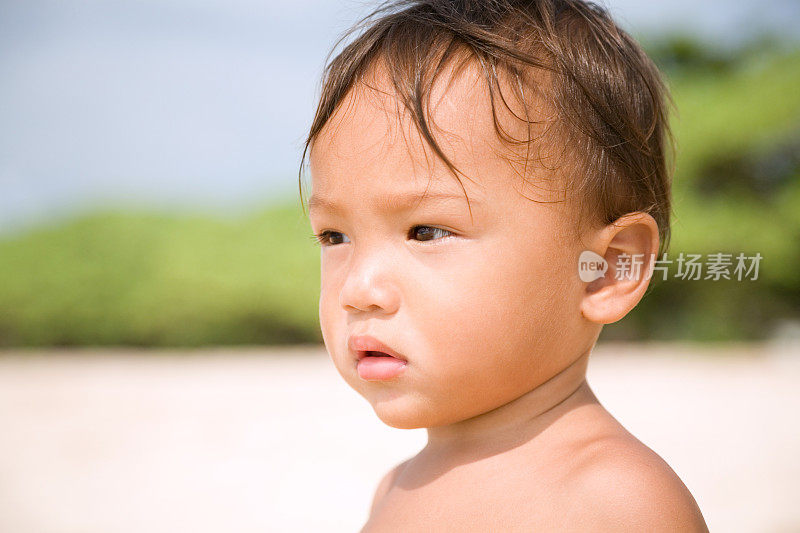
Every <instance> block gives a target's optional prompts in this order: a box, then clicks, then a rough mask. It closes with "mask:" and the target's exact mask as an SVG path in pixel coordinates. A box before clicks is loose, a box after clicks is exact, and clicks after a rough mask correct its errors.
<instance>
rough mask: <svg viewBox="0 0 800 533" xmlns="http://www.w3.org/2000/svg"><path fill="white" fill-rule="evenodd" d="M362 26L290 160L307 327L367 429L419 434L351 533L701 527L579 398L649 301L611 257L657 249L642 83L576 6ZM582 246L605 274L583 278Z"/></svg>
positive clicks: (590, 12)
mask: <svg viewBox="0 0 800 533" xmlns="http://www.w3.org/2000/svg"><path fill="white" fill-rule="evenodd" d="M362 22H363V23H362V25H361V26H360V27H362V28H364V31H363V32H362V33H361V34H360V35H359V36H358V37H357V38H356V39H355V40H353V42H352V43H351V44H349V45H348V46H347V47H345V48H344V50H343V51H342V52H341V53H340V54H339V55H338V56H337V57H336V58H335V59H333V61H332V62H331V63H330V64H329V65H328V67H327V68H326V72H325V77H324V82H323V88H322V96H321V101H320V103H319V107H318V109H317V113H316V117H315V119H314V122H313V125H312V127H311V131H310V134H309V136H308V140H307V142H306V150H307V152H308V155H309V164H310V170H311V178H312V189H313V191H312V197H311V198H310V200H309V216H310V221H311V225H312V228H313V231H314V233H315V236H316V238H317V240H318V241H319V243H320V244H321V246H322V248H321V274H322V278H321V280H322V283H321V294H320V302H319V317H320V325H321V329H322V334H323V338H324V342H325V346H326V348H327V350H328V352H329V354H330V356H331V358H332V359H333V362H334V364H335V365H336V368H337V369H338V371H339V373H340V374H341V376H342V377H343V378H344V379H345V381H347V382H348V383H349V384H350V385H351V386H352V387H353V388H354V389H355V390H356V391H358V392H359V393H360V394H361V395H363V396H364V398H366V399H367V401H369V402H370V404H371V405H372V407H373V409H374V410H375V413H376V414H377V415H378V417H379V418H380V419H381V420H382V421H383V422H385V423H386V424H388V425H390V426H393V427H397V428H420V427H424V428H427V432H428V444H427V446H426V447H425V448H424V449H423V450H422V451H421V452H420V453H419V454H418V455H416V456H415V457H413V458H411V459H409V460H407V461H405V462H404V463H402V464H400V465H399V466H397V467H396V468H394V469H393V470H392V471H391V472H389V473H388V474H387V475H386V476H385V478H384V479H383V480H382V481H381V482H380V484H379V486H378V489H377V492H376V494H375V497H374V501H373V504H372V510H371V514H370V516H369V520H368V521H367V523H366V525H365V526H364V530H363V531H368V532H377V531H402V532H408V531H706V530H707V528H706V525H705V522H704V520H703V517H702V515H701V513H700V510H699V509H698V507H697V504H696V503H695V501H694V499H693V497H692V495H691V494H690V493H689V491H688V490H687V488H686V487H685V486H684V484H683V483H682V482H681V480H680V479H679V478H678V477H677V475H676V474H675V473H674V472H673V471H672V469H671V468H670V467H669V466H668V465H667V464H666V463H665V462H664V461H663V459H661V458H660V457H659V456H658V455H657V454H656V453H654V452H653V451H652V450H650V449H649V448H647V446H645V445H644V444H642V443H641V442H640V441H638V440H637V439H636V438H635V437H634V436H633V435H631V434H630V433H629V432H628V431H626V430H625V428H623V427H622V426H621V425H620V424H619V422H617V421H616V420H615V419H614V418H613V417H612V416H611V415H610V414H609V413H608V412H607V411H606V410H605V409H604V408H603V406H602V405H601V404H600V403H599V402H598V400H597V398H595V396H594V394H593V393H592V390H591V389H590V387H589V385H588V384H587V382H586V368H587V361H588V357H589V354H590V352H591V350H592V347H593V346H594V344H595V341H596V340H597V338H598V335H599V334H600V331H601V329H602V327H603V325H604V324H609V323H612V322H615V321H617V320H619V319H620V318H622V317H624V316H625V315H626V314H627V313H628V312H629V311H630V310H631V309H632V308H633V307H634V306H635V305H636V304H637V303H638V302H639V300H640V299H641V298H642V296H643V294H644V292H645V290H646V289H647V286H648V283H649V276H644V275H640V276H633V275H623V276H616V275H615V270H616V267H615V265H616V263H617V258H618V257H619V256H620V255H621V254H628V255H629V256H634V255H636V254H643V257H644V258H645V264H644V265H643V268H642V272H647V271H648V270H649V268H650V267H651V266H652V262H653V255H655V254H656V253H658V252H660V251H661V250H662V249H663V248H665V247H666V242H667V238H668V236H669V214H670V192H669V191H670V171H669V170H668V165H667V159H668V158H667V157H666V156H667V153H666V152H667V148H668V147H669V146H671V144H670V143H669V142H668V140H669V127H668V123H667V114H668V108H667V102H668V98H669V96H668V92H667V90H666V88H665V85H664V84H663V82H662V80H661V78H660V75H659V73H658V70H657V69H656V67H655V66H654V65H653V64H652V62H651V61H650V60H649V59H648V58H647V56H646V55H645V54H644V53H643V52H642V50H641V48H640V47H639V46H638V44H636V43H635V42H634V41H633V40H632V39H631V38H630V37H629V36H628V35H627V34H626V33H624V32H623V31H622V30H620V29H619V28H618V27H617V26H616V25H615V24H614V22H613V21H612V20H611V19H610V18H609V16H608V14H607V13H606V12H605V11H604V10H602V9H601V8H599V7H597V6H595V5H593V4H589V3H585V2H582V1H578V0H560V1H559V0H534V1H528V2H522V1H519V2H516V1H510V0H491V1H488V0H486V1H474V2H472V1H447V0H427V1H422V0H418V1H402V2H399V3H395V4H389V5H384V6H383V7H381V8H380V9H379V10H378V11H377V12H375V13H374V14H373V16H371V17H368V18H367V19H365V20H364V21H362ZM357 28H359V27H357ZM305 155H306V154H305V153H304V159H305ZM300 185H301V188H300V194H301V199H302V194H303V189H302V180H301V184H300ZM587 250H588V251H591V252H593V253H595V254H597V255H599V256H601V257H602V258H603V259H605V261H606V262H607V264H608V270H607V272H606V273H605V276H603V277H600V278H598V279H595V280H593V281H589V282H587V281H582V279H581V277H579V275H578V260H579V257H580V256H581V253H582V252H584V251H587ZM631 400H632V401H635V399H633V398H632V399H631ZM367 449H368V446H367Z"/></svg>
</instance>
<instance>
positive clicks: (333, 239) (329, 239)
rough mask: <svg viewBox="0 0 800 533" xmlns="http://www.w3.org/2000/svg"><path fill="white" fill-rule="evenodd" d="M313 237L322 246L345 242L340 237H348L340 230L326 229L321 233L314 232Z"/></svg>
mask: <svg viewBox="0 0 800 533" xmlns="http://www.w3.org/2000/svg"><path fill="white" fill-rule="evenodd" d="M311 238H312V239H316V241H317V244H319V245H320V246H333V245H336V244H343V241H340V239H341V238H347V237H346V236H345V234H344V233H340V232H338V231H330V230H325V231H321V232H319V233H314V234H313V235H312V236H311ZM348 242H349V241H348Z"/></svg>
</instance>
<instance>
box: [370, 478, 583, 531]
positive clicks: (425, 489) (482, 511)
mask: <svg viewBox="0 0 800 533" xmlns="http://www.w3.org/2000/svg"><path fill="white" fill-rule="evenodd" d="M412 481H413V480H408V479H406V480H399V482H398V483H397V484H395V486H393V487H392V488H391V489H390V490H389V491H388V492H387V493H386V495H385V496H384V497H383V498H382V499H381V500H380V502H379V503H378V505H377V506H376V508H375V510H374V512H373V514H372V516H371V517H370V520H369V521H368V522H367V524H366V525H365V526H364V529H363V530H362V531H363V533H381V532H399V531H404V532H407V531H465V532H469V531H504V532H505V531H508V532H513V531H537V530H538V531H551V530H554V529H558V527H557V525H558V524H560V523H563V517H564V516H565V514H566V513H567V512H568V508H569V500H568V495H567V494H565V492H564V489H563V486H561V485H560V484H559V483H558V482H557V480H556V479H554V478H551V477H547V476H538V477H537V476H536V473H531V472H527V473H526V472H524V471H520V472H503V471H496V472H486V473H484V475H481V476H467V475H458V474H457V473H456V474H449V475H444V476H441V477H440V478H437V479H435V480H433V481H429V482H427V483H424V481H425V480H417V481H420V483H413V482H412Z"/></svg>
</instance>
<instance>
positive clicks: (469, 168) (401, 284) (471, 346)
mask: <svg viewBox="0 0 800 533" xmlns="http://www.w3.org/2000/svg"><path fill="white" fill-rule="evenodd" d="M478 76H479V74H477V73H476V71H474V70H473V69H472V68H470V69H467V70H466V71H465V72H464V73H463V74H462V75H460V76H459V77H457V78H456V80H454V81H453V84H452V86H451V87H450V89H449V90H447V91H446V92H444V91H443V84H442V82H441V81H440V82H439V83H438V84H437V85H436V86H435V88H434V93H433V95H432V98H431V104H432V105H433V106H435V108H434V112H433V118H434V121H435V122H436V124H437V125H438V126H439V127H440V128H442V129H443V130H444V131H445V132H448V133H439V132H435V135H436V137H437V139H438V140H439V142H440V144H441V145H442V146H443V148H444V150H445V152H446V154H447V155H448V156H449V157H450V159H451V161H453V163H454V164H455V165H456V167H458V168H459V170H461V171H463V172H464V173H465V174H466V175H467V176H468V177H469V179H467V178H464V177H463V176H462V177H461V180H462V182H463V184H464V187H465V188H466V191H467V194H468V196H469V198H470V203H471V206H472V212H473V219H472V220H471V219H470V215H469V210H468V207H467V200H466V199H465V197H464V192H463V190H462V189H461V186H460V185H459V184H458V182H457V181H456V180H455V178H454V177H453V176H452V174H449V173H448V170H447V169H446V167H445V165H444V164H443V163H442V162H441V161H440V160H439V159H438V158H436V157H435V156H434V155H433V154H432V152H431V151H430V150H429V149H427V148H426V147H424V145H423V143H422V141H421V140H420V137H419V135H418V133H417V131H416V129H414V127H413V125H411V122H410V120H407V119H404V121H403V122H402V123H401V122H400V121H399V120H398V118H397V116H396V114H395V107H394V102H393V100H391V99H390V98H389V97H388V96H385V95H378V94H377V93H375V92H372V91H369V90H366V91H358V94H356V93H351V94H350V95H349V96H348V98H347V99H346V101H345V102H344V103H343V104H342V106H341V107H340V108H339V111H338V112H337V114H336V115H335V116H334V117H333V118H332V119H331V121H330V122H329V123H328V124H327V125H326V126H325V128H324V129H323V131H322V133H321V135H320V136H319V137H318V138H317V140H316V142H315V143H314V145H313V148H312V151H311V155H310V168H311V174H312V198H313V199H317V198H321V199H325V200H327V201H329V202H331V203H333V204H336V205H337V206H339V207H340V209H339V210H332V209H329V208H328V207H313V208H311V210H310V219H311V225H312V228H313V231H314V232H315V233H320V232H322V231H324V230H329V231H332V232H335V233H334V234H333V235H332V236H330V238H329V240H327V241H326V243H325V244H323V247H322V251H321V268H322V272H321V276H322V284H321V294H320V302H319V317H320V325H321V329H322V334H323V339H324V341H325V345H326V347H327V349H328V352H329V353H330V355H331V357H332V359H333V362H334V364H335V365H336V367H337V369H338V371H339V373H340V374H341V375H342V377H343V378H344V379H345V380H346V381H347V382H348V383H349V384H350V385H351V386H352V387H353V388H354V389H356V391H358V392H359V393H360V394H361V395H363V396H364V397H365V398H366V399H367V400H368V401H369V402H370V403H371V404H372V407H373V408H374V409H375V412H376V413H377V414H378V416H379V417H380V418H381V419H382V420H383V421H384V422H385V423H387V424H389V425H391V426H395V427H401V428H413V427H434V426H440V425H445V424H450V423H453V422H457V421H461V420H465V419H467V418H471V417H474V416H476V415H479V414H482V413H485V412H487V411H489V410H492V409H494V408H496V407H499V406H501V405H504V404H505V403H508V402H509V401H511V400H514V399H515V398H518V397H519V396H521V395H522V394H524V393H526V392H528V391H530V390H531V389H533V388H535V387H536V386H538V385H540V384H541V383H543V382H544V381H546V380H547V379H548V378H550V377H552V376H553V375H554V374H556V373H557V372H558V371H560V370H561V369H563V368H564V367H566V366H567V365H568V364H569V363H571V362H572V361H573V360H574V359H575V358H577V357H578V356H579V355H581V354H582V353H583V352H585V351H586V350H587V349H589V348H590V347H591V343H592V342H593V340H594V338H593V337H592V335H591V333H590V331H591V330H590V328H589V326H588V325H587V322H586V320H585V319H583V318H582V316H581V313H580V309H579V303H580V299H581V296H582V294H583V291H584V286H583V285H582V283H581V282H580V279H579V278H578V273H577V263H578V256H579V255H580V252H581V249H582V248H581V246H580V244H579V242H578V239H577V238H576V235H575V233H574V229H573V227H574V220H573V219H574V217H575V208H574V207H573V206H572V205H571V204H568V203H564V202H557V203H536V202H534V201H532V200H531V199H529V198H533V199H537V200H553V199H556V198H560V197H561V194H560V193H555V194H553V193H550V194H546V191H543V190H542V189H540V188H537V187H536V185H537V184H539V185H541V184H540V183H538V182H532V181H529V182H527V183H525V184H524V186H523V180H522V179H521V177H520V176H519V174H518V173H517V172H515V168H512V167H511V166H510V165H509V164H508V163H507V161H506V159H505V158H504V154H506V152H504V151H503V150H505V149H504V148H503V147H501V145H500V143H499V141H498V139H497V135H496V133H495V130H494V126H493V125H492V118H491V110H490V107H489V100H488V92H487V90H486V89H485V87H484V85H483V82H482V81H480V78H478ZM382 87H383V90H385V91H387V92H389V89H387V88H386V87H387V85H386V84H385V83H384V84H383V85H382ZM501 107H502V104H501ZM401 128H402V131H401ZM517 133H519V132H517ZM404 137H405V139H404ZM426 149H427V157H428V161H429V162H430V163H431V167H430V168H431V169H432V171H431V172H429V166H428V164H427V163H426V154H425V152H424V150H426ZM496 152H499V153H496ZM534 153H535V148H534ZM529 170H530V168H529ZM517 171H518V169H517ZM537 171H539V169H538V167H537V168H536V170H534V172H533V175H535V176H536V175H544V174H542V172H539V173H538V174H537ZM528 177H529V179H530V176H528ZM429 179H430V186H429V188H428V191H427V195H428V196H433V195H437V194H440V193H441V194H450V195H452V196H453V198H449V199H436V200H432V199H429V200H423V201H422V202H421V203H420V204H419V205H418V206H416V208H414V205H415V204H414V203H411V204H410V205H409V206H407V207H406V206H405V204H404V202H395V201H393V200H390V198H394V197H396V196H398V195H406V194H417V193H419V194H422V193H423V192H424V191H425V190H426V186H428V184H429V183H428V182H429ZM471 180H474V182H473V181H471ZM542 186H543V187H545V188H548V187H549V188H551V189H553V188H555V189H558V187H557V186H554V185H553V183H549V184H548V183H545V184H544V185H542ZM526 197H528V198H526ZM417 226H425V227H424V228H417V229H416V231H413V229H414V228H415V227H417ZM430 228H440V229H441V230H447V232H452V234H450V233H447V232H445V231H441V230H439V229H430ZM426 239H427V240H426ZM356 335H370V336H373V337H375V338H377V339H379V340H380V341H381V342H383V343H384V344H385V345H386V346H388V347H389V348H390V349H392V350H394V351H395V352H398V353H399V354H401V355H403V356H404V357H405V358H406V359H407V363H406V365H405V367H403V368H402V370H401V372H400V373H399V375H397V376H396V377H393V378H391V379H384V380H378V381H367V380H365V379H362V378H361V377H359V372H358V370H357V355H356V354H355V353H353V352H352V351H351V350H350V349H349V348H348V339H349V337H351V336H356Z"/></svg>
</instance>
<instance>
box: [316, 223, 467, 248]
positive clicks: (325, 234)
mask: <svg viewBox="0 0 800 533" xmlns="http://www.w3.org/2000/svg"><path fill="white" fill-rule="evenodd" d="M419 228H429V229H432V230H435V231H439V232H443V233H444V234H445V236H444V237H442V238H440V239H430V240H427V241H417V242H436V241H441V240H444V239H447V238H449V237H452V236H455V233H453V232H452V231H448V230H446V229H444V228H438V227H436V226H426V225H424V224H420V225H417V226H412V227H411V231H410V232H409V233H415V230H417V229H419ZM331 235H341V233H340V232H338V231H331V230H325V231H321V232H320V233H313V234H311V238H312V239H314V240H315V241H316V243H317V244H318V245H320V246H323V247H325V246H336V245H338V244H345V243H336V244H333V243H330V240H329V237H330V236H331Z"/></svg>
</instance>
